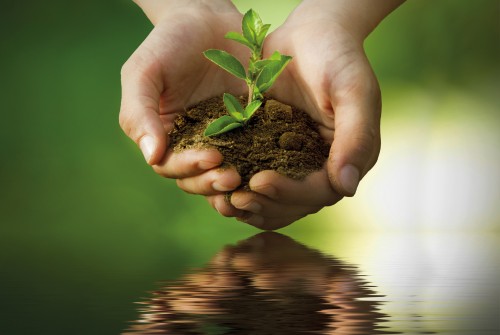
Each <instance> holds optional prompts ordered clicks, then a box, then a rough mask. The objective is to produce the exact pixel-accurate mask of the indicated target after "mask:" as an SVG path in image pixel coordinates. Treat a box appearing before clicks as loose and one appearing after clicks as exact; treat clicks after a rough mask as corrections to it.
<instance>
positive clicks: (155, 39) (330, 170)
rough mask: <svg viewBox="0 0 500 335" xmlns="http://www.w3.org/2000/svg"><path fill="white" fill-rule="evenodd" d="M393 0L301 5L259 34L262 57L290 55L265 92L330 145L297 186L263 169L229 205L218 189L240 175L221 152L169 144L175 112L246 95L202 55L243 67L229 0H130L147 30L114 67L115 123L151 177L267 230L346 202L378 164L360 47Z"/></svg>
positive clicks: (377, 102) (376, 96)
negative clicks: (224, 165)
mask: <svg viewBox="0 0 500 335" xmlns="http://www.w3.org/2000/svg"><path fill="white" fill-rule="evenodd" d="M402 2H403V1H402V0H384V1H382V2H380V1H377V2H375V1H372V0H356V1H352V0H336V1H330V0H304V1H303V2H302V3H301V4H300V5H299V6H298V7H297V8H296V9H295V10H294V11H293V12H292V13H291V14H290V16H289V17H288V18H287V20H286V21H285V23H284V24H283V25H282V26H281V27H279V28H277V29H276V30H275V31H274V32H273V33H272V34H270V35H269V37H268V38H267V40H266V42H265V44H264V54H265V56H266V55H269V54H271V53H272V52H274V51H275V50H278V51H280V52H281V53H283V54H287V55H291V56H293V61H292V62H291V63H290V64H289V65H288V66H287V68H286V69H285V71H284V72H283V74H282V75H281V76H280V78H278V80H277V81H276V84H275V85H274V86H273V88H272V89H271V90H270V93H271V94H272V95H273V96H274V97H276V98H277V99H279V100H281V101H283V102H286V103H289V104H293V105H295V106H297V107H299V108H301V109H303V110H305V111H306V112H308V113H309V114H310V115H311V117H312V118H313V119H314V120H315V121H317V123H318V125H319V128H320V132H321V134H322V136H323V137H324V138H325V139H326V140H327V141H328V142H329V143H332V142H333V145H332V147H331V151H330V155H329V158H328V160H327V162H326V163H325V165H324V167H323V169H322V170H320V171H318V172H315V173H312V174H311V175H309V176H308V177H307V178H306V179H305V180H302V181H295V180H291V179H289V178H286V177H283V176H281V175H279V174H277V173H276V172H273V171H263V172H260V173H258V174H256V175H255V176H254V177H253V178H252V179H251V180H250V188H251V190H252V191H251V192H246V191H236V192H234V193H233V194H232V196H231V202H230V203H228V202H227V201H226V200H225V193H226V192H228V191H233V190H235V189H236V188H237V187H238V185H239V183H240V177H239V175H238V174H237V173H236V171H235V170H233V169H229V170H224V171H221V170H219V169H217V167H218V166H219V165H220V163H221V162H222V156H221V155H220V153H218V152H217V151H215V150H212V151H186V152H183V153H179V154H177V153H175V154H174V153H172V152H171V150H169V149H168V137H167V135H166V134H167V133H168V131H169V130H170V129H171V128H172V121H173V119H174V117H175V115H176V113H178V112H180V111H182V110H183V109H184V108H185V107H186V106H189V105H190V104H193V103H196V102H198V101H201V100H203V99H204V98H208V97H211V96H214V95H217V94H222V93H223V92H229V93H236V94H244V92H245V87H244V84H245V83H244V82H243V81H241V80H238V79H235V78H231V76H230V75H228V74H227V73H225V71H222V70H220V69H219V68H217V67H216V66H215V65H213V64H210V62H207V61H206V60H205V59H204V58H203V57H201V53H202V52H203V51H204V50H206V49H209V48H217V49H223V50H226V51H228V52H231V53H233V54H235V55H236V56H237V57H238V58H239V59H240V60H241V61H242V62H243V63H245V59H247V58H248V55H247V54H246V51H245V50H244V47H240V46H239V45H238V43H234V42H232V41H229V40H225V39H224V38H223V37H224V35H225V33H226V32H228V31H240V30H241V14H240V13H239V12H238V11H237V10H236V8H235V7H234V5H233V4H232V3H231V2H230V1H225V0H216V1H201V0H192V1H165V0H137V1H136V3H137V4H138V5H139V6H140V7H141V8H142V9H143V10H144V11H145V13H146V15H147V16H148V17H149V18H150V20H151V21H152V22H153V24H155V29H154V30H153V31H152V32H151V34H150V35H149V36H148V38H147V39H146V40H145V41H144V43H143V44H142V45H141V46H140V47H139V48H138V49H137V51H136V52H135V53H134V54H133V55H132V57H131V58H130V59H129V60H128V61H127V63H126V64H125V65H124V67H123V70H122V87H123V88H122V90H123V98H122V108H121V112H120V124H121V126H122V128H123V129H124V131H125V132H126V133H127V135H129V136H130V137H131V138H132V139H133V140H134V141H136V143H137V144H138V145H139V147H140V148H141V150H142V152H143V154H144V156H145V158H146V161H147V162H148V163H149V164H150V165H152V166H153V168H154V170H155V171H156V172H157V173H158V174H160V175H162V176H164V177H167V178H175V179H177V184H178V186H179V187H180V188H181V189H183V190H184V191H186V192H189V193H193V194H201V195H205V196H206V198H207V200H208V202H209V203H210V204H211V205H212V207H214V208H215V209H216V210H217V211H218V212H219V213H220V214H222V215H224V216H231V217H236V218H238V219H239V220H240V221H244V222H247V223H249V224H251V225H254V226H256V227H259V228H261V229H266V230H271V229H279V228H281V227H284V226H286V225H289V224H290V223H292V222H294V221H296V220H298V219H300V218H302V217H304V216H306V215H308V214H311V213H315V212H317V211H319V210H320V209H321V208H323V207H324V206H330V205H333V204H335V203H336V202H338V201H339V200H340V199H342V197H343V196H352V195H354V194H355V192H356V190H357V187H358V183H359V181H360V180H361V178H362V177H363V176H364V175H365V174H366V173H367V172H368V171H369V170H370V169H371V168H372V167H373V165H374V164H375V162H376V161H377V158H378V154H379V151H380V112H381V98H380V89H379V85H378V82H377V79H376V77H375V75H374V73H373V71H372V68H371V66H370V64H369V62H368V59H367V57H366V55H365V52H364V49H363V42H364V40H365V38H366V37H367V36H368V34H369V33H370V32H371V31H372V30H373V29H374V28H375V27H376V26H377V25H378V23H379V22H380V21H381V20H382V19H383V18H384V17H385V16H387V15H388V14H389V13H390V12H391V11H392V10H394V9H395V8H396V7H397V6H399V5H400V4H401V3H402ZM214 22H216V24H214ZM179 60H181V61H179Z"/></svg>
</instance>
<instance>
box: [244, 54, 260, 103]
mask: <svg viewBox="0 0 500 335" xmlns="http://www.w3.org/2000/svg"><path fill="white" fill-rule="evenodd" d="M261 49H262V48H261V47H260V46H259V47H256V48H255V49H253V50H252V56H251V57H250V66H249V73H248V76H249V81H248V100H247V106H248V105H250V103H251V102H252V101H254V100H255V95H254V93H255V92H254V91H255V82H256V80H257V78H256V77H257V73H256V72H255V66H253V64H255V63H256V62H257V61H259V60H262V50H261ZM250 69H252V70H250Z"/></svg>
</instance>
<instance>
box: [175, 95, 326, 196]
mask: <svg viewBox="0 0 500 335" xmlns="http://www.w3.org/2000/svg"><path fill="white" fill-rule="evenodd" d="M240 101H241V102H242V104H245V103H246V101H245V99H244V98H240ZM262 106H263V107H261V108H259V110H258V111H257V112H255V114H254V115H253V116H252V118H251V119H250V120H249V121H248V123H247V124H246V125H245V126H244V127H242V128H237V129H235V130H232V131H230V132H228V133H224V134H221V135H217V136H214V137H205V136H203V132H204V131H205V128H206V127H207V125H208V124H209V123H210V122H212V121H213V120H215V119H217V118H219V117H220V116H222V115H226V114H227V113H226V110H225V107H224V103H223V101H222V96H220V97H215V98H211V99H208V100H205V101H202V102H200V103H198V104H196V105H194V106H192V107H191V108H189V109H188V110H187V111H186V113H185V114H182V115H179V116H178V117H177V119H176V120H175V127H174V129H173V130H172V131H171V132H170V139H171V141H170V146H171V148H172V149H173V150H174V151H176V152H179V151H182V150H185V149H205V148H216V149H217V150H219V152H220V153H221V154H222V155H223V156H224V161H223V164H222V167H223V168H224V167H229V166H234V167H235V168H236V170H237V171H238V172H239V174H240V175H241V178H242V184H241V187H243V188H245V189H248V182H249V180H250V178H251V177H252V176H253V175H254V174H256V173H257V172H260V171H264V170H275V171H277V172H278V173H280V174H282V175H284V176H287V177H290V178H293V179H296V180H301V179H303V178H305V177H306V176H307V175H308V174H310V173H311V172H313V171H317V170H319V169H321V168H322V166H323V164H324V162H325V160H326V158H327V157H328V152H329V150H330V145H329V144H327V143H325V141H324V140H323V139H322V137H321V136H320V135H319V133H318V130H317V126H316V123H315V122H314V121H313V120H312V119H311V118H310V117H309V115H308V114H306V113H305V112H303V111H301V110H298V109H296V108H294V107H291V106H288V105H285V104H282V103H280V102H278V101H276V100H273V99H270V98H266V99H265V100H264V103H263V104H262Z"/></svg>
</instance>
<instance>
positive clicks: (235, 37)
mask: <svg viewBox="0 0 500 335" xmlns="http://www.w3.org/2000/svg"><path fill="white" fill-rule="evenodd" d="M224 37H225V38H227V39H229V40H233V41H236V42H238V43H241V44H243V45H246V46H247V47H249V48H250V49H253V44H252V43H251V42H250V41H248V40H247V39H246V38H245V36H243V35H241V34H240V33H237V32H235V31H230V32H229V33H227V34H226V36H224Z"/></svg>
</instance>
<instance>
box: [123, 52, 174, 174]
mask: <svg viewBox="0 0 500 335" xmlns="http://www.w3.org/2000/svg"><path fill="white" fill-rule="evenodd" d="M121 83H122V100H121V107H120V117H119V121H120V127H121V128H122V129H123V131H124V132H125V134H127V136H128V137H130V138H131V139H132V140H133V141H134V142H135V143H136V144H137V145H138V146H139V148H140V149H141V151H142V153H143V155H144V158H145V160H146V162H147V163H148V164H150V165H154V164H157V163H158V162H159V161H160V160H161V159H162V158H163V156H164V154H165V150H166V148H167V135H166V131H165V128H164V126H163V122H162V120H161V118H160V115H159V108H160V96H161V93H162V90H163V84H162V80H161V71H160V69H156V68H155V67H154V66H148V65H147V64H144V65H143V64H137V63H136V62H134V61H133V58H131V59H129V60H128V61H127V62H126V63H125V64H124V66H123V68H122V71H121Z"/></svg>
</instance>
